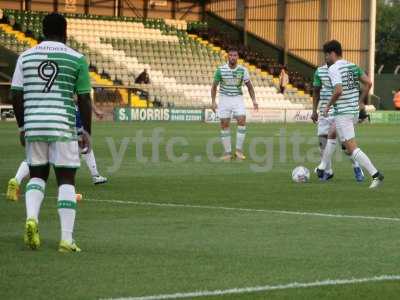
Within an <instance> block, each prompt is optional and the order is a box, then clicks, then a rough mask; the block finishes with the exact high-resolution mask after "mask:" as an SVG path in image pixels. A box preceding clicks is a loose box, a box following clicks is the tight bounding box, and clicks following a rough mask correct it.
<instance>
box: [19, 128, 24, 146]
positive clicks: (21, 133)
mask: <svg viewBox="0 0 400 300" xmlns="http://www.w3.org/2000/svg"><path fill="white" fill-rule="evenodd" d="M19 142H20V143H21V146H22V147H25V131H21V132H20V133H19Z"/></svg>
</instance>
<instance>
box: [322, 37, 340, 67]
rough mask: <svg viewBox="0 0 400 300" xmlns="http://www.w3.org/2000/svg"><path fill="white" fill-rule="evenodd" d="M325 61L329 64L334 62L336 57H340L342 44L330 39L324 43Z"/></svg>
mask: <svg viewBox="0 0 400 300" xmlns="http://www.w3.org/2000/svg"><path fill="white" fill-rule="evenodd" d="M323 50H324V54H325V61H326V63H327V64H328V66H329V65H332V64H334V63H335V62H336V61H337V60H338V59H340V58H341V57H342V45H341V44H340V43H339V42H338V41H336V40H332V41H329V42H326V43H325V44H324V48H323Z"/></svg>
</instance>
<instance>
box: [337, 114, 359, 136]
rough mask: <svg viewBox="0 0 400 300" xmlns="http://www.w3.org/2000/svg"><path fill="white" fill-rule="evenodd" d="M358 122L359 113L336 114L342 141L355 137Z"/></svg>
mask: <svg viewBox="0 0 400 300" xmlns="http://www.w3.org/2000/svg"><path fill="white" fill-rule="evenodd" d="M357 122H358V116H357V115H338V116H335V124H336V132H337V134H338V136H339V139H340V141H341V142H345V141H348V140H351V139H354V138H355V136H356V134H355V131H354V125H355V124H357Z"/></svg>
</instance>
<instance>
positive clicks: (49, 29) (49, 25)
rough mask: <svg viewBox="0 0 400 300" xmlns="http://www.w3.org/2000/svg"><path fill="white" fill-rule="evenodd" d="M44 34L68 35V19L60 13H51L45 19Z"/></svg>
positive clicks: (53, 35)
mask: <svg viewBox="0 0 400 300" xmlns="http://www.w3.org/2000/svg"><path fill="white" fill-rule="evenodd" d="M43 34H44V35H45V36H46V37H47V38H48V37H66V36H67V20H65V18H64V17H63V16H62V15H60V14H58V13H51V14H48V15H47V16H45V17H44V19H43Z"/></svg>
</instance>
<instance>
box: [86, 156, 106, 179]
mask: <svg viewBox="0 0 400 300" xmlns="http://www.w3.org/2000/svg"><path fill="white" fill-rule="evenodd" d="M82 157H83V160H84V161H85V163H86V165H87V167H88V168H89V171H90V174H91V175H92V180H93V183H94V184H102V183H106V182H107V178H106V177H103V176H101V175H100V174H99V171H98V170H97V163H96V158H95V157H94V152H93V149H92V150H90V152H89V153H87V154H82Z"/></svg>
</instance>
